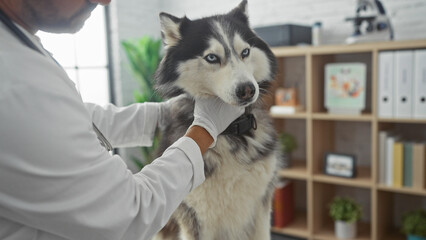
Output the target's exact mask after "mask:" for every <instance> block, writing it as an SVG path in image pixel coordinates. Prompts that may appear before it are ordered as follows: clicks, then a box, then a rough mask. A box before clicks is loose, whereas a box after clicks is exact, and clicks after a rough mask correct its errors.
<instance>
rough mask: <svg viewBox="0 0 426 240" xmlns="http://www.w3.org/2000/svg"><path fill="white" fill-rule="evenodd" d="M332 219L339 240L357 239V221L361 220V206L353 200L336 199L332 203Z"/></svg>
mask: <svg viewBox="0 0 426 240" xmlns="http://www.w3.org/2000/svg"><path fill="white" fill-rule="evenodd" d="M329 214H330V217H331V218H333V220H334V231H335V234H336V237H337V238H339V239H350V238H355V237H356V232H357V227H356V226H357V221H358V220H359V219H360V218H361V206H360V205H359V204H357V203H356V202H355V201H354V200H353V199H350V198H345V197H335V198H334V199H333V201H332V202H331V203H330V212H329Z"/></svg>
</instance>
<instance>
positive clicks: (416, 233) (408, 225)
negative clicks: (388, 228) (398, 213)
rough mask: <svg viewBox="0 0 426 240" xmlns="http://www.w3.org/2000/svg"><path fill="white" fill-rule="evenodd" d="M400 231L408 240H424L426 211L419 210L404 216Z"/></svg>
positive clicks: (425, 235)
mask: <svg viewBox="0 0 426 240" xmlns="http://www.w3.org/2000/svg"><path fill="white" fill-rule="evenodd" d="M401 231H402V232H403V233H404V234H406V235H407V239H408V240H426V211H425V210H423V209H420V210H415V211H411V212H408V213H406V214H404V216H403V217H402V228H401Z"/></svg>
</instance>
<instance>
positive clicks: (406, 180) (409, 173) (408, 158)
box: [402, 142, 413, 187]
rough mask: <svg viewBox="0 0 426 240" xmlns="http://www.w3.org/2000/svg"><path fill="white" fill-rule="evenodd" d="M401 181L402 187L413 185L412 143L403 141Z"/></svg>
mask: <svg viewBox="0 0 426 240" xmlns="http://www.w3.org/2000/svg"><path fill="white" fill-rule="evenodd" d="M403 162H404V163H403V165H404V170H403V172H404V173H403V183H402V185H403V186H404V187H411V186H413V143H411V142H404V159H403Z"/></svg>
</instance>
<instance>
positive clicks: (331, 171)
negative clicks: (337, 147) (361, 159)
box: [324, 153, 356, 178]
mask: <svg viewBox="0 0 426 240" xmlns="http://www.w3.org/2000/svg"><path fill="white" fill-rule="evenodd" d="M324 173H325V174H328V175H333V176H337V177H346V178H353V177H355V175H356V157H355V156H354V155H350V154H341V153H326V154H325V156H324Z"/></svg>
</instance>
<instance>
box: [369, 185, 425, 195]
mask: <svg viewBox="0 0 426 240" xmlns="http://www.w3.org/2000/svg"><path fill="white" fill-rule="evenodd" d="M377 189H379V190H382V191H387V192H395V193H405V194H411V195H420V196H425V197H426V189H416V188H408V187H389V186H386V185H383V184H379V185H378V186H377Z"/></svg>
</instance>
